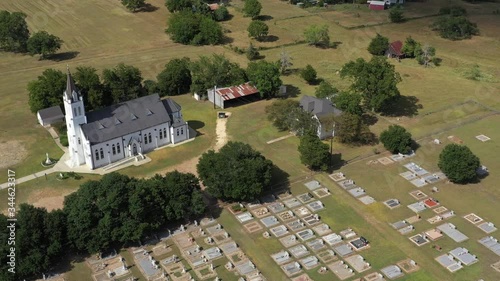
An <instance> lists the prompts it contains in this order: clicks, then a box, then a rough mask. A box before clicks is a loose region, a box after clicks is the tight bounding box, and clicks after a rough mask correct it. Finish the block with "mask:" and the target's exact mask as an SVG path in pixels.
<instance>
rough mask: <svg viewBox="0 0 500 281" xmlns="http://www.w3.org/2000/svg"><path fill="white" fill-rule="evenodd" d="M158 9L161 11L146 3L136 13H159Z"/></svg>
mask: <svg viewBox="0 0 500 281" xmlns="http://www.w3.org/2000/svg"><path fill="white" fill-rule="evenodd" d="M158 9H159V8H158V7H156V6H154V5H151V4H150V3H146V4H144V6H142V7H141V8H139V9H137V11H135V12H136V13H140V12H143V13H151V12H154V11H157V10H158Z"/></svg>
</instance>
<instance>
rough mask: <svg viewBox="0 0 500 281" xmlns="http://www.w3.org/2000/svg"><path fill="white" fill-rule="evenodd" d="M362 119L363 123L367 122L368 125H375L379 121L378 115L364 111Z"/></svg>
mask: <svg viewBox="0 0 500 281" xmlns="http://www.w3.org/2000/svg"><path fill="white" fill-rule="evenodd" d="M361 119H362V120H363V123H365V124H366V125H368V126H372V125H375V123H377V121H378V117H377V116H375V115H372V114H369V113H364V114H363V116H361Z"/></svg>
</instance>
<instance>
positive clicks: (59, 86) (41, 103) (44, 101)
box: [28, 68, 66, 113]
mask: <svg viewBox="0 0 500 281" xmlns="http://www.w3.org/2000/svg"><path fill="white" fill-rule="evenodd" d="M65 89H66V75H65V74H64V73H62V72H61V71H59V70H55V69H52V68H49V69H46V70H44V71H43V73H42V75H40V76H38V79H37V80H34V81H30V82H29V83H28V94H29V98H28V104H29V106H30V110H31V112H32V113H36V112H37V111H38V110H40V109H44V108H47V107H51V106H54V105H62V95H63V92H64V90H65Z"/></svg>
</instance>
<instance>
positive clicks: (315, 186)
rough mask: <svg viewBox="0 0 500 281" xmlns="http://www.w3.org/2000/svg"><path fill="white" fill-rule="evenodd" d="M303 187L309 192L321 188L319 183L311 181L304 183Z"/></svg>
mask: <svg viewBox="0 0 500 281" xmlns="http://www.w3.org/2000/svg"><path fill="white" fill-rule="evenodd" d="M304 185H305V186H306V187H307V189H309V190H311V191H313V190H315V189H318V188H320V187H321V183H320V182H319V181H317V180H312V181H309V182H306V183H304Z"/></svg>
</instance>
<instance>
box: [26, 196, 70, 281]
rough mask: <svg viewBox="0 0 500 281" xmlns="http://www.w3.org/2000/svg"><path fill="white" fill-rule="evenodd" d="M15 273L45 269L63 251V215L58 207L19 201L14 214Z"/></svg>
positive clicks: (64, 224)
mask: <svg viewBox="0 0 500 281" xmlns="http://www.w3.org/2000/svg"><path fill="white" fill-rule="evenodd" d="M16 225H17V229H16V241H17V243H16V247H17V250H18V257H19V260H18V263H17V266H16V270H17V274H18V275H17V277H20V278H23V277H24V278H26V277H28V276H33V275H35V274H41V273H44V272H47V270H49V269H50V268H51V267H53V266H54V265H55V263H56V262H57V261H58V260H59V258H60V255H61V254H63V253H65V251H64V246H65V243H66V217H65V215H64V213H63V212H62V211H60V210H56V211H52V212H51V213H48V212H47V210H46V209H45V208H36V207H34V206H32V205H27V204H21V205H20V207H19V212H18V214H17V223H16Z"/></svg>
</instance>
